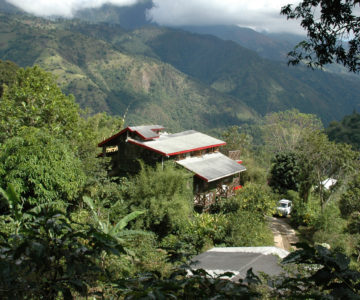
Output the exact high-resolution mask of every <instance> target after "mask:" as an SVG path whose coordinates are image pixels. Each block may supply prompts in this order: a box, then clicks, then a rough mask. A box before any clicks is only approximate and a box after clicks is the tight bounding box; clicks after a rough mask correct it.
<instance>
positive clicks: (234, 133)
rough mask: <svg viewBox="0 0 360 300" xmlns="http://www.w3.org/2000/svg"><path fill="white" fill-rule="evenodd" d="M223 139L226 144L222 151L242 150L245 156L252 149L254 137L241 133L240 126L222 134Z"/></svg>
mask: <svg viewBox="0 0 360 300" xmlns="http://www.w3.org/2000/svg"><path fill="white" fill-rule="evenodd" d="M221 138H222V139H223V140H224V141H225V142H226V145H225V146H224V147H223V148H222V151H225V152H227V151H233V150H240V154H241V155H242V156H245V155H247V154H248V153H249V151H250V149H251V144H252V137H251V136H250V135H248V134H246V133H240V127H239V126H232V127H229V128H228V129H227V130H225V131H224V132H223V133H222V135H221Z"/></svg>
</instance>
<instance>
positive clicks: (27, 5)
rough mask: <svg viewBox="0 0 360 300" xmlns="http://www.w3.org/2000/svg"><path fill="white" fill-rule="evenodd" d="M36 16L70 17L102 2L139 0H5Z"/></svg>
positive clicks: (121, 4)
mask: <svg viewBox="0 0 360 300" xmlns="http://www.w3.org/2000/svg"><path fill="white" fill-rule="evenodd" d="M6 1H7V2H9V3H11V4H13V5H15V6H17V7H20V8H22V9H23V10H24V11H26V12H28V13H31V14H34V15H36V16H63V17H68V18H71V17H72V16H73V15H74V13H75V12H76V11H78V10H81V9H84V8H96V7H101V6H102V5H104V4H113V5H117V6H129V5H133V4H135V3H137V2H139V0H6Z"/></svg>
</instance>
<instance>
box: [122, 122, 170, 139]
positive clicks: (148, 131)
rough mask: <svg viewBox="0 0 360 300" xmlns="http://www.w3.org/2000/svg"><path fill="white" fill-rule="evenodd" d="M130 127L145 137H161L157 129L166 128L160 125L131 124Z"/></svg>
mask: <svg viewBox="0 0 360 300" xmlns="http://www.w3.org/2000/svg"><path fill="white" fill-rule="evenodd" d="M128 128H129V129H130V130H131V131H134V132H136V133H137V134H139V135H140V136H141V137H142V138H144V139H153V138H157V137H159V134H158V133H157V132H155V131H158V130H162V129H164V127H163V126H160V125H144V126H129V127H128ZM154 130H155V131H154Z"/></svg>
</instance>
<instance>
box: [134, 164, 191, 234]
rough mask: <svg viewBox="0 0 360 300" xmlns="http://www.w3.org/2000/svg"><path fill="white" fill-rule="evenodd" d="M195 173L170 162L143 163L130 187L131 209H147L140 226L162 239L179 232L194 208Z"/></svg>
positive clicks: (139, 221)
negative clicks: (157, 163) (150, 164)
mask: <svg viewBox="0 0 360 300" xmlns="http://www.w3.org/2000/svg"><path fill="white" fill-rule="evenodd" d="M191 178H192V174H191V173H189V172H187V171H185V170H180V169H178V168H176V167H175V166H174V165H172V162H169V163H167V164H165V165H164V167H163V166H162V165H161V164H159V165H157V166H156V168H152V167H150V166H144V165H143V164H142V166H141V170H140V172H139V174H138V175H137V176H136V177H135V179H134V181H133V182H132V186H131V187H130V192H129V194H130V195H129V196H130V197H129V198H130V199H129V200H128V203H129V206H130V207H131V210H145V214H144V215H143V216H142V217H141V218H139V219H137V220H136V223H137V228H140V229H145V230H150V231H153V232H154V233H155V234H156V235H157V236H158V237H159V238H160V239H161V238H163V237H165V236H166V235H168V234H170V233H175V232H176V231H177V230H179V228H181V227H182V226H183V225H184V222H185V221H186V220H187V219H188V218H189V216H191V214H192V211H193V201H192V184H191V183H192V180H191Z"/></svg>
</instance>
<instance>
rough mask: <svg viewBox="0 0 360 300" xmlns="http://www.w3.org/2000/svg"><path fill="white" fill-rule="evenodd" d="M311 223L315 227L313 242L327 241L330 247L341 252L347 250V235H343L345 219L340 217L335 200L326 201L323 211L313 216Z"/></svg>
mask: <svg viewBox="0 0 360 300" xmlns="http://www.w3.org/2000/svg"><path fill="white" fill-rule="evenodd" d="M311 225H312V226H313V227H314V228H315V229H316V232H315V233H314V236H313V241H314V242H316V243H327V244H329V245H330V246H331V249H335V250H338V251H342V252H344V251H346V250H347V244H346V242H347V241H346V240H347V237H346V235H344V230H345V227H346V221H344V220H343V219H342V218H341V216H340V211H339V207H338V203H337V202H336V201H332V202H330V203H327V205H326V206H325V208H324V210H323V212H322V213H318V214H316V215H315V216H314V217H313V220H312V223H311Z"/></svg>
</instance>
